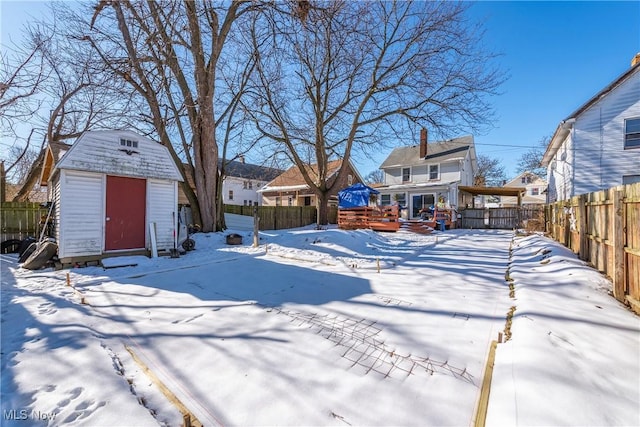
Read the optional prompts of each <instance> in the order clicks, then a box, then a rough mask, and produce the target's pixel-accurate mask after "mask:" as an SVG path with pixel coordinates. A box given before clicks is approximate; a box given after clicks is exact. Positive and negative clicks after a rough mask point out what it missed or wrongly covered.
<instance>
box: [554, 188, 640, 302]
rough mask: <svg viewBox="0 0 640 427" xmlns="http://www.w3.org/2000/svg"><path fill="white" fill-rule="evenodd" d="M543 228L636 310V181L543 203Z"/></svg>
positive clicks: (639, 208)
mask: <svg viewBox="0 0 640 427" xmlns="http://www.w3.org/2000/svg"><path fill="white" fill-rule="evenodd" d="M545 216H546V221H547V223H546V230H547V232H548V233H550V234H551V236H552V237H553V238H554V239H555V240H557V241H558V242H560V243H562V244H563V245H565V246H566V247H568V248H570V249H571V250H572V251H573V252H574V253H576V254H577V255H578V256H579V257H580V259H582V260H584V261H588V262H589V263H590V264H591V265H593V266H594V267H595V268H597V269H598V270H600V271H601V272H603V273H604V274H606V275H607V276H608V277H610V278H611V280H612V281H613V295H614V296H615V298H616V299H618V300H619V301H621V302H625V301H626V302H627V303H629V305H631V307H632V308H633V310H634V311H635V312H637V313H639V314H640V183H638V184H631V185H623V186H618V187H614V188H610V189H608V190H602V191H597V192H594V193H589V194H583V195H580V196H575V197H572V198H571V199H570V200H565V201H561V202H557V203H553V204H550V205H547V207H546V215H545Z"/></svg>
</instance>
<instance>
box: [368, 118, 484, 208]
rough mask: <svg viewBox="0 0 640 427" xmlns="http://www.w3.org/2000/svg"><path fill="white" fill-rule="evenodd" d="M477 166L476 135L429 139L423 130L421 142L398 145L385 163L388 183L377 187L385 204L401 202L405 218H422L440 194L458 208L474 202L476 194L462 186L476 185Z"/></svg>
mask: <svg viewBox="0 0 640 427" xmlns="http://www.w3.org/2000/svg"><path fill="white" fill-rule="evenodd" d="M477 167H478V166H477V159H476V150H475V145H474V140H473V136H471V135H469V136H464V137H460V138H454V139H450V140H447V141H434V142H429V141H428V133H427V130H426V129H422V130H421V131H420V144H419V145H414V146H406V147H397V148H395V149H394V150H393V151H392V152H391V153H390V154H389V156H388V157H387V158H386V159H385V160H384V162H382V164H381V165H380V169H381V170H382V171H383V172H384V184H383V185H381V186H379V187H376V190H378V191H380V196H379V197H380V202H381V204H382V205H383V206H387V205H393V204H398V205H400V206H401V207H402V208H403V209H401V212H402V213H401V215H402V217H403V218H405V219H413V218H419V217H420V211H421V210H423V209H425V208H429V207H430V206H434V205H435V203H436V202H437V200H438V199H439V197H440V196H442V197H444V198H445V201H446V204H447V205H449V206H451V207H454V208H459V207H461V206H466V205H467V204H471V203H472V196H471V195H470V194H467V193H463V192H459V191H458V186H459V185H463V186H471V185H473V176H474V174H475V171H476V169H477Z"/></svg>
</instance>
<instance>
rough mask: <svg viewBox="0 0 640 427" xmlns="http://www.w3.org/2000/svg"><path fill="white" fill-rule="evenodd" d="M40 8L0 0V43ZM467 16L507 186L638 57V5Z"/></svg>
mask: <svg viewBox="0 0 640 427" xmlns="http://www.w3.org/2000/svg"><path fill="white" fill-rule="evenodd" d="M43 5H44V3H43V2H35V1H29V2H24V1H22V2H17V1H7V0H1V1H0V14H1V15H2V18H1V24H2V43H3V44H4V43H6V42H7V41H8V40H7V37H8V36H9V35H11V37H12V38H14V40H15V37H16V36H17V35H19V28H20V27H21V25H22V24H23V23H24V22H25V21H26V20H27V18H28V17H29V16H30V15H31V16H39V15H40V14H41V13H42V11H44V10H45V8H44V6H43ZM469 16H470V18H471V19H473V20H483V21H484V22H485V28H486V34H485V43H486V45H487V46H488V48H490V49H491V50H493V51H495V52H497V53H500V54H501V56H500V58H499V59H498V62H499V65H500V66H501V67H502V68H503V69H504V70H505V72H507V73H508V75H509V76H510V79H509V80H508V81H507V82H506V83H505V84H504V85H503V86H502V88H501V92H502V94H501V95H499V96H496V97H493V98H492V99H491V102H492V104H493V105H494V107H495V110H496V121H495V123H494V128H493V129H492V130H491V131H489V132H488V133H487V134H485V135H474V136H475V141H476V144H477V147H476V150H477V152H478V154H485V155H488V156H490V157H495V158H498V159H500V160H501V161H502V164H503V165H504V166H505V170H506V172H507V175H508V177H509V178H512V177H514V176H515V167H516V165H517V161H518V158H519V157H520V156H521V155H522V154H523V153H525V152H526V151H527V150H528V149H529V148H530V147H532V146H536V145H538V143H539V141H540V139H542V138H543V137H545V136H548V135H551V134H553V132H554V130H555V128H556V126H557V125H558V123H559V122H560V121H561V120H563V119H564V118H566V117H567V116H568V115H569V114H571V113H572V112H573V111H574V110H576V109H577V108H578V107H580V106H581V105H582V104H584V103H585V102H586V101H587V100H589V99H590V98H591V97H592V96H593V95H595V94H596V93H597V92H599V91H600V90H601V89H603V88H604V87H605V86H606V85H608V84H609V83H611V82H612V81H613V80H614V79H615V78H616V77H618V76H619V75H620V74H622V73H623V72H624V71H625V70H627V69H628V68H629V67H630V62H631V58H632V57H633V56H634V55H635V54H636V53H638V52H640V2H638V1H627V2H583V1H573V2H520V1H504V2H489V1H486V2H485V1H481V2H476V3H473V4H472V5H471V7H470V10H469ZM462 133H464V132H461V134H462ZM400 143H403V144H410V143H411V141H402V142H399V144H400ZM2 148H3V149H4V148H5V147H4V146H3V147H2ZM386 154H388V153H380V154H379V155H378V156H376V157H374V159H373V160H364V159H359V158H358V159H356V160H355V162H356V166H357V167H358V169H359V170H360V172H361V174H362V175H366V174H367V173H369V172H371V171H372V170H374V169H377V167H378V166H379V165H380V164H381V163H382V161H383V160H384V158H385V157H386Z"/></svg>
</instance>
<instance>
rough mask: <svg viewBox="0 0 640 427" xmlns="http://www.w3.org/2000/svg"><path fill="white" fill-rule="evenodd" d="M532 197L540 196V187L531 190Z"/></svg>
mask: <svg viewBox="0 0 640 427" xmlns="http://www.w3.org/2000/svg"><path fill="white" fill-rule="evenodd" d="M531 195H532V196H539V195H540V189H539V188H538V187H535V188H532V189H531Z"/></svg>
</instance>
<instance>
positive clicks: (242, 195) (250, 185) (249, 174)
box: [222, 157, 283, 206]
mask: <svg viewBox="0 0 640 427" xmlns="http://www.w3.org/2000/svg"><path fill="white" fill-rule="evenodd" d="M282 172H283V171H282V170H280V169H274V168H269V167H266V166H259V165H252V164H248V163H245V162H244V158H242V157H241V158H240V161H231V162H228V163H227V164H226V165H225V172H224V174H225V177H224V181H223V183H222V198H223V201H224V203H225V204H227V205H242V206H262V196H261V195H260V194H259V193H258V190H260V189H262V188H264V186H265V185H267V183H268V182H270V181H271V180H272V179H274V178H275V177H277V176H278V175H280V174H281V173H282Z"/></svg>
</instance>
